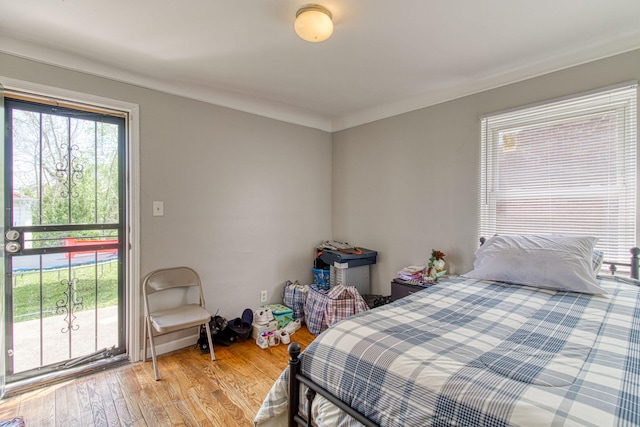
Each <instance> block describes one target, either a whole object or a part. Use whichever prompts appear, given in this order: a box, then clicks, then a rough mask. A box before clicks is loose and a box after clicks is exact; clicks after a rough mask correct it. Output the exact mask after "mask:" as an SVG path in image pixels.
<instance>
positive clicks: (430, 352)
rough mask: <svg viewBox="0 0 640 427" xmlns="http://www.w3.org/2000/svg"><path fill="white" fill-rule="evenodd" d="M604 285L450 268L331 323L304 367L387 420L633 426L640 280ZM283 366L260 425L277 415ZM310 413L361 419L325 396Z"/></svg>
mask: <svg viewBox="0 0 640 427" xmlns="http://www.w3.org/2000/svg"><path fill="white" fill-rule="evenodd" d="M602 285H603V287H604V288H605V289H607V291H608V292H609V294H608V295H602V296H591V295H585V294H578V293H568V292H556V291H547V290H541V289H536V288H532V287H524V286H515V285H507V284H502V283H498V282H484V281H476V280H471V279H465V278H457V279H453V280H451V281H448V282H444V283H442V284H439V285H436V286H433V287H431V288H429V289H426V290H424V291H421V292H418V293H415V294H412V295H410V296H408V297H406V298H403V299H401V300H399V301H396V302H394V303H392V304H389V305H387V306H383V307H380V308H378V309H374V310H371V311H368V312H366V313H362V314H359V315H356V316H354V317H352V318H349V319H347V320H345V321H342V322H340V323H338V324H336V325H334V326H332V327H331V328H330V329H328V330H327V331H325V332H324V333H323V334H321V335H320V336H319V337H318V338H317V339H316V340H315V341H314V342H313V343H312V344H311V345H309V347H308V348H307V349H306V350H305V351H304V353H303V354H302V356H301V357H302V372H303V373H304V374H306V375H307V376H310V377H311V378H312V379H313V380H314V381H315V382H317V383H318V384H320V385H321V386H322V387H324V388H325V389H327V390H329V391H331V392H333V393H334V394H335V395H337V396H339V397H340V399H342V400H343V401H345V402H347V403H348V404H349V405H350V406H352V407H353V408H355V409H357V410H358V411H360V412H361V413H363V414H365V415H366V416H368V417H369V418H370V419H372V420H373V421H375V422H377V423H379V424H381V425H383V426H444V425H455V426H551V425H553V426H560V425H576V426H599V427H601V426H614V425H618V426H637V425H640V287H638V286H636V285H634V284H629V283H625V282H621V281H620V282H618V281H612V280H603V281H602ZM286 374H287V373H286V372H285V373H283V375H282V376H281V377H280V379H279V380H278V382H277V383H276V384H275V385H274V386H273V388H272V389H271V391H270V393H269V395H268V396H267V398H266V399H265V402H264V403H263V406H262V408H261V409H260V411H259V412H258V414H257V416H256V420H255V421H256V424H257V425H276V424H278V423H279V421H278V422H276V420H278V417H277V415H278V414H279V413H281V412H282V411H283V410H285V409H286V403H284V404H283V399H286V383H285V381H286V377H287V376H288V375H286ZM283 393H284V394H285V395H284V396H283ZM316 400H318V399H317V398H316ZM332 408H333V409H332ZM314 414H315V417H316V422H317V424H318V425H338V423H343V425H356V424H353V423H352V422H350V421H347V419H346V418H344V417H345V416H344V415H343V414H340V413H338V412H337V411H336V410H335V407H332V405H330V404H329V403H328V402H326V401H324V400H322V399H320V400H319V401H318V402H317V403H314Z"/></svg>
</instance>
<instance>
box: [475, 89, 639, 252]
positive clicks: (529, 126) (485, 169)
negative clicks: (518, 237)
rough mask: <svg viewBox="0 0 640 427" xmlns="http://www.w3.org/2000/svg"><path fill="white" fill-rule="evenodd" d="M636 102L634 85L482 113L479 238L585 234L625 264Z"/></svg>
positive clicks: (632, 224)
mask: <svg viewBox="0 0 640 427" xmlns="http://www.w3.org/2000/svg"><path fill="white" fill-rule="evenodd" d="M636 104H637V84H636V83H634V84H627V85H623V86H618V87H615V88H608V89H605V90H601V91H597V92H593V93H588V94H583V95H579V96H575V97H571V98H565V99H561V100H556V101H551V102H548V103H544V104H538V105H534V106H529V107H524V108H521V109H516V110H512V111H507V112H502V113H497V114H491V115H488V116H485V117H482V119H481V130H482V136H481V143H482V148H481V159H482V160H481V161H482V165H481V177H480V227H479V233H480V236H485V237H490V236H492V235H494V234H495V233H499V234H500V233H502V234H522V233H545V234H549V233H554V234H580V235H593V236H597V237H598V238H599V241H598V245H597V248H598V249H600V250H603V251H604V252H605V258H606V259H607V260H610V261H616V262H623V263H626V262H628V261H629V256H630V255H629V248H631V247H632V246H635V244H636V145H637V136H636V122H637V117H638V116H637V113H636Z"/></svg>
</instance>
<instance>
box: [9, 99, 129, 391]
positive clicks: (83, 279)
mask: <svg viewBox="0 0 640 427" xmlns="http://www.w3.org/2000/svg"><path fill="white" fill-rule="evenodd" d="M5 124H6V128H7V130H8V131H7V132H6V135H5V165H4V170H5V176H4V181H5V184H4V194H5V199H4V203H5V218H4V226H5V228H4V229H5V236H4V243H5V281H6V282H5V313H6V315H5V343H4V344H5V349H6V351H5V352H4V356H3V357H5V366H6V373H5V374H6V380H7V383H11V382H15V381H19V380H24V379H30V378H35V377H39V376H42V375H44V374H48V373H54V372H61V371H64V370H65V369H67V368H77V367H78V366H82V365H84V364H87V363H89V362H93V361H96V360H99V359H103V358H108V357H111V356H114V355H119V354H123V353H125V352H126V345H125V338H126V329H127V328H126V325H125V319H126V316H125V295H126V293H125V291H126V289H125V282H126V281H125V276H126V271H127V265H126V262H127V257H126V250H125V248H126V247H127V246H126V242H127V237H126V223H127V221H126V216H127V200H128V198H127V194H126V191H127V186H126V180H125V177H126V174H125V170H126V157H127V156H126V152H127V146H126V144H127V138H126V135H127V129H126V126H127V121H126V115H125V114H118V113H114V112H110V111H102V110H100V109H99V108H83V107H78V106H72V105H66V106H61V105H60V104H59V103H55V105H51V104H49V103H42V102H39V101H37V100H29V99H19V98H15V99H14V98H5Z"/></svg>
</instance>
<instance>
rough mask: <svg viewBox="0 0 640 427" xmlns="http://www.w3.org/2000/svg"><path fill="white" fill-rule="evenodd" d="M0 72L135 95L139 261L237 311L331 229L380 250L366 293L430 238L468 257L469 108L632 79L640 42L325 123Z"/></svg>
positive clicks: (98, 82)
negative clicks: (349, 123)
mask: <svg viewBox="0 0 640 427" xmlns="http://www.w3.org/2000/svg"><path fill="white" fill-rule="evenodd" d="M0 75H4V76H7V77H12V78H15V79H20V80H26V81H32V82H36V83H40V84H45V85H50V86H55V87H60V88H63V89H68V90H74V91H79V92H85V93H89V94H95V95H99V96H104V97H109V98H115V99H119V100H123V101H128V102H132V103H137V104H139V105H140V115H141V118H140V129H141V132H140V133H141V193H140V194H141V198H140V203H141V218H140V221H141V266H140V271H141V274H145V273H146V272H148V271H150V270H152V269H155V268H158V267H162V266H168V265H178V264H185V265H190V266H193V267H194V268H195V269H197V270H198V271H199V272H200V273H201V275H202V278H203V280H204V282H205V286H206V291H205V295H206V297H207V301H208V305H209V307H210V308H211V309H212V310H217V309H218V308H219V309H220V313H221V314H223V315H225V316H227V317H235V316H239V315H240V313H241V311H242V309H243V308H245V307H251V308H254V307H256V306H258V305H259V292H260V290H262V289H267V290H268V291H269V295H270V301H271V302H277V301H279V295H278V294H279V292H280V290H281V289H282V286H283V284H284V282H285V281H286V280H288V279H298V280H300V281H301V282H303V283H307V282H309V281H310V280H311V274H310V267H311V262H312V259H313V247H314V246H315V245H316V244H317V243H318V242H319V241H321V240H323V239H327V238H331V237H332V238H334V239H337V240H343V241H349V242H351V243H353V244H357V245H360V246H363V247H365V248H370V249H374V250H377V251H378V252H379V258H378V263H377V264H376V265H375V266H373V267H372V270H371V271H372V287H373V291H374V292H376V293H382V294H388V293H389V291H390V289H389V281H390V280H391V279H392V278H393V277H394V276H395V274H396V272H397V270H399V269H400V268H402V267H403V266H405V265H409V264H419V263H424V262H426V260H427V259H428V257H429V255H430V253H431V249H432V248H435V249H440V250H442V251H444V252H445V253H446V254H447V260H448V262H449V268H450V270H451V271H453V272H454V273H459V274H460V273H464V272H466V271H468V270H469V269H470V268H471V266H472V263H473V253H474V250H475V248H476V247H477V198H478V197H477V195H478V194H477V193H478V190H477V189H478V172H479V148H480V147H479V143H480V137H479V132H480V129H479V117H480V116H481V115H483V114H486V113H490V112H495V111H499V110H503V109H508V108H512V107H517V106H521V105H526V104H530V103H534V102H538V101H542V100H547V99H551V98H556V97H561V96H565V95H570V94H574V93H578V92H583V91H588V90H592V89H597V88H600V87H604V86H607V85H611V84H616V83H619V82H624V81H629V80H637V79H640V51H634V52H631V53H627V54H623V55H618V56H615V57H612V58H608V59H604V60H601V61H597V62H593V63H589V64H585V65H581V66H578V67H575V68H571V69H567V70H563V71H559V72H555V73H552V74H549V75H545V76H541V77H537V78H534V79H530V80H526V81H523V82H520V83H516V84H512V85H509V86H505V87H501V88H497V89H493V90H489V91H486V92H482V93H479V94H475V95H471V96H468V97H464V98H460V99H457V100H453V101H450V102H446V103H442V104H439V105H436V106H433V107H428V108H424V109H421V110H417V111H414V112H410V113H406V114H402V115H399V116H396V117H391V118H388V119H385V120H380V121H377V122H373V123H369V124H367V125H362V126H358V127H355V128H352V129H347V130H344V131H341V132H337V133H334V134H333V135H331V134H328V133H325V132H322V131H317V130H312V129H308V128H304V127H300V126H295V125H290V124H286V123H283V122H279V121H275V120H272V119H267V118H262V117H259V116H255V115H251V114H246V113H242V112H238V111H234V110H230V109H225V108H221V107H216V106H212V105H208V104H205V103H201V102H197V101H192V100H189V99H185V98H181V97H177V96H171V95H167V94H163V93H160V92H157V91H153V90H147V89H143V88H140V87H136V86H133V85H128V84H123V83H119V82H115V81H111V80H108V79H104V78H98V77H94V76H89V75H86V74H81V73H76V72H72V71H69V70H64V69H61V68H57V67H51V66H47V65H44V64H39V63H35V62H32V61H28V60H24V59H19V58H15V57H13V56H7V55H0ZM153 200H163V201H164V203H165V216H164V217H160V218H158V217H153V216H152V214H151V207H152V201H153Z"/></svg>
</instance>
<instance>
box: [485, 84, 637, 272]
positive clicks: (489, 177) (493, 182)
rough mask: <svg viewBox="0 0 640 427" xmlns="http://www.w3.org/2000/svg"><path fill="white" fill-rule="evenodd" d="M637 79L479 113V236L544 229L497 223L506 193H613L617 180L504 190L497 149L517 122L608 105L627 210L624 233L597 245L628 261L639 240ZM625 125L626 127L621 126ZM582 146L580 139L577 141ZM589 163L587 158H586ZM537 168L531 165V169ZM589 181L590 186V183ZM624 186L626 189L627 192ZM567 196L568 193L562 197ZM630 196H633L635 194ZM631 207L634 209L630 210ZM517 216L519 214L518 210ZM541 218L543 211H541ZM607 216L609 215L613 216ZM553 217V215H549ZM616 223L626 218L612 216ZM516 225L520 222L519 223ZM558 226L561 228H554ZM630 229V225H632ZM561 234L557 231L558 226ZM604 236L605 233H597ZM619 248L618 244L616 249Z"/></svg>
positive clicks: (564, 117)
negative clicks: (603, 183) (614, 117)
mask: <svg viewBox="0 0 640 427" xmlns="http://www.w3.org/2000/svg"><path fill="white" fill-rule="evenodd" d="M637 98H638V90H637V82H627V83H623V84H620V85H616V86H611V87H607V88H603V89H599V90H595V91H590V92H587V93H582V94H577V95H572V96H569V97H564V98H559V99H554V100H549V101H544V102H541V103H537V104H532V105H528V106H523V107H519V108H515V109H511V110H506V111H501V112H497V113H492V114H488V115H485V116H482V117H481V118H480V122H481V123H480V127H481V138H480V143H481V150H480V161H481V165H480V182H479V220H478V221H479V223H478V234H479V236H478V237H487V238H488V237H490V236H492V235H494V234H496V233H504V234H515V233H518V234H527V233H537V234H543V233H544V230H538V229H535V226H534V227H532V228H528V229H527V228H526V227H524V228H520V229H517V230H509V231H504V230H499V229H498V225H497V223H498V212H497V211H498V207H497V206H498V202H499V201H500V200H507V199H512V200H514V199H521V198H523V197H529V198H533V197H535V196H541V195H544V196H549V195H551V194H553V196H554V197H555V198H554V197H551V198H550V200H555V201H558V200H567V198H578V197H579V196H598V195H600V196H601V197H602V195H603V194H607V195H608V194H609V191H610V189H611V188H612V187H614V186H611V185H609V186H603V187H601V188H597V187H592V186H585V188H580V191H579V192H576V188H575V187H565V188H564V189H561V188H560V189H555V190H549V189H543V188H540V187H538V188H537V190H535V189H534V190H531V189H524V190H522V191H517V190H510V191H504V190H501V189H499V188H498V175H499V174H500V169H499V168H500V166H499V164H498V150H500V149H501V148H502V144H501V138H500V135H501V134H504V133H505V132H507V131H510V132H514V128H518V129H526V128H531V127H533V126H540V125H541V124H549V127H551V124H552V123H554V124H556V123H560V122H562V121H568V120H576V119H577V118H586V117H588V116H589V115H592V114H600V115H603V112H605V111H616V115H617V123H618V126H617V127H616V129H617V130H618V134H617V137H616V141H617V144H615V147H616V148H615V149H616V150H617V154H618V155H620V156H621V157H620V158H621V159H622V160H620V161H619V162H617V163H615V165H616V166H617V167H618V168H622V169H623V170H616V174H615V176H616V182H617V184H616V185H615V187H618V186H622V187H623V188H624V191H623V193H624V194H626V196H625V197H624V203H625V207H624V212H626V215H622V217H623V218H626V220H625V221H627V222H632V223H631V224H627V223H626V222H625V224H626V225H625V226H624V230H623V231H624V233H626V234H622V233H617V234H615V235H614V234H613V233H610V234H608V235H607V236H606V238H605V239H602V240H601V241H600V242H604V241H605V240H606V242H604V243H606V244H605V245H604V246H605V247H603V245H600V247H598V248H599V249H601V250H605V256H607V259H608V260H611V261H616V262H621V263H624V262H628V259H629V252H628V250H629V248H631V247H632V246H635V242H636V238H637V222H638V220H637V164H638V160H637V144H638V136H637V120H638V115H637ZM620 130H622V131H623V132H620ZM576 148H578V145H576ZM585 164H586V163H585ZM529 170H530V171H534V169H533V168H531V169H529ZM587 187H588V188H587ZM625 192H626V193H625ZM562 196H564V199H561V197H562ZM629 197H632V198H631V199H630V198H629ZM629 209H631V212H632V215H631V214H629V212H628V210H629ZM514 218H515V216H514ZM540 218H542V215H541V216H540ZM605 218H607V221H608V220H609V217H608V216H607V217H605ZM548 219H550V218H548ZM614 222H615V223H616V224H620V223H622V220H620V221H618V220H616V221H614ZM516 228H517V227H516ZM556 230H557V229H556ZM629 230H631V231H629ZM554 232H555V233H556V234H559V233H558V231H554ZM560 233H562V234H579V233H576V232H575V230H566V231H560ZM597 237H602V236H597ZM612 248H615V249H612Z"/></svg>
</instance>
